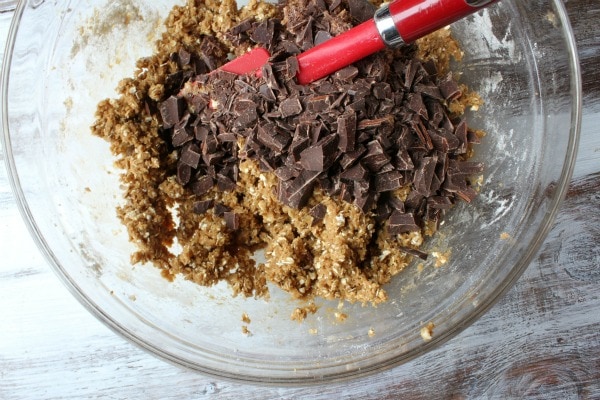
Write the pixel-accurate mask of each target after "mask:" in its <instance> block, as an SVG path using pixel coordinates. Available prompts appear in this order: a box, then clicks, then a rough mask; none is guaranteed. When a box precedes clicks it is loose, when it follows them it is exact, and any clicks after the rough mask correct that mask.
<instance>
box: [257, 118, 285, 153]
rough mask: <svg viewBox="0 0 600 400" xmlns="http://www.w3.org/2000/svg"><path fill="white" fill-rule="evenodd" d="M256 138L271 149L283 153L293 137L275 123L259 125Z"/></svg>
mask: <svg viewBox="0 0 600 400" xmlns="http://www.w3.org/2000/svg"><path fill="white" fill-rule="evenodd" d="M256 139H257V140H258V141H259V142H260V143H262V144H263V145H265V146H266V147H268V148H269V149H271V150H273V151H276V152H279V153H281V152H282V151H283V149H284V148H285V147H286V146H287V145H288V144H289V143H290V140H291V137H290V136H289V134H288V133H287V132H285V131H281V130H279V129H277V128H276V127H275V125H273V124H266V125H261V126H259V127H258V133H257V135H256Z"/></svg>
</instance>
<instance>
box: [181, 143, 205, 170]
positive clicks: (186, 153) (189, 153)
mask: <svg viewBox="0 0 600 400" xmlns="http://www.w3.org/2000/svg"><path fill="white" fill-rule="evenodd" d="M201 158H202V155H201V154H200V149H199V148H198V146H195V145H192V146H187V147H185V148H184V149H183V150H182V152H181V156H180V158H179V161H181V162H182V163H183V164H186V165H188V166H190V167H191V168H198V164H199V163H200V159H201Z"/></svg>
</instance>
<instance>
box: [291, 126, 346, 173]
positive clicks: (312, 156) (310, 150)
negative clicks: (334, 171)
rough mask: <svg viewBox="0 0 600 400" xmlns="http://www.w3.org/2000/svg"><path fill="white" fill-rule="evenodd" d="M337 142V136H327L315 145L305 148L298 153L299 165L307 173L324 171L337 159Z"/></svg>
mask: <svg viewBox="0 0 600 400" xmlns="http://www.w3.org/2000/svg"><path fill="white" fill-rule="evenodd" d="M337 142H338V137H337V135H329V136H327V137H326V138H324V139H323V140H321V141H319V142H318V143H317V144H315V145H312V146H309V147H307V148H306V149H304V150H303V151H302V152H301V153H300V161H299V162H300V165H302V167H303V168H304V169H306V170H308V171H317V172H322V171H325V170H326V169H327V168H329V167H330V166H331V165H332V164H333V163H334V161H335V160H336V158H337V155H338V152H337V151H336V150H337Z"/></svg>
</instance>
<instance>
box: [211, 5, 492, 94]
mask: <svg viewBox="0 0 600 400" xmlns="http://www.w3.org/2000/svg"><path fill="white" fill-rule="evenodd" d="M497 1H498V0H395V1H393V2H391V3H388V4H384V5H382V6H381V7H380V8H379V9H378V10H377V12H376V13H375V16H374V17H373V18H372V19H370V20H368V21H366V22H363V23H362V24H360V25H358V26H356V27H354V28H352V29H350V30H348V31H346V32H344V33H342V34H340V35H338V36H336V37H334V38H331V39H329V40H327V41H326V42H323V43H321V44H319V45H317V46H315V47H313V48H311V49H309V50H307V51H305V52H304V53H301V54H299V55H298V56H297V60H298V72H297V74H296V81H297V82H298V83H299V84H302V85H305V84H308V83H311V82H314V81H316V80H318V79H321V78H323V77H325V76H327V75H329V74H332V73H334V72H335V71H337V70H340V69H342V68H344V67H346V66H348V65H350V64H352V63H354V62H356V61H358V60H361V59H363V58H365V57H367V56H369V55H371V54H373V53H375V52H378V51H380V50H383V49H384V48H385V47H398V46H402V45H403V44H408V43H412V42H414V41H415V40H417V39H419V38H421V37H423V36H425V35H427V34H428V33H431V32H433V31H436V30H438V29H440V28H443V27H445V26H446V25H449V24H451V23H453V22H455V21H458V20H459V19H461V18H464V17H466V16H467V15H470V14H472V13H474V12H476V11H478V10H480V9H482V8H484V7H486V6H489V5H490V4H492V3H495V2H497ZM269 57H270V54H269V52H268V51H267V50H266V49H264V48H260V47H259V48H256V49H254V50H251V51H249V52H248V53H246V54H244V55H242V56H240V57H238V58H236V59H235V60H232V61H230V62H229V63H227V64H225V65H223V66H222V67H221V68H220V69H221V70H223V71H227V72H232V73H235V74H239V75H241V74H246V73H250V72H253V71H257V72H258V73H260V68H261V67H262V66H263V65H264V64H266V63H267V62H268V61H269Z"/></svg>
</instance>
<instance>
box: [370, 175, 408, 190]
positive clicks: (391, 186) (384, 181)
mask: <svg viewBox="0 0 600 400" xmlns="http://www.w3.org/2000/svg"><path fill="white" fill-rule="evenodd" d="M403 182H404V176H403V175H402V173H401V172H400V171H397V170H392V171H389V172H385V173H380V174H377V175H376V176H375V191H376V192H391V191H394V190H396V189H400V188H401V187H402V186H403Z"/></svg>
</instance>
